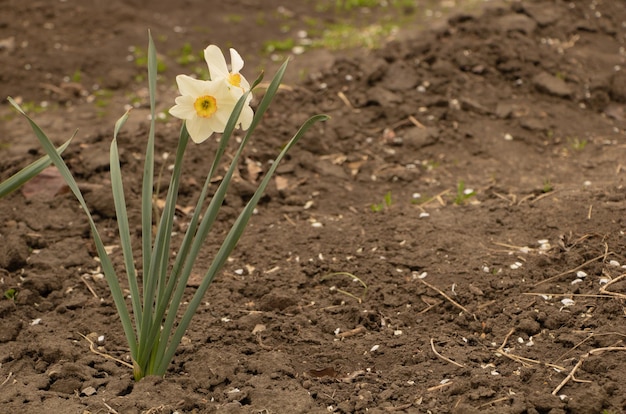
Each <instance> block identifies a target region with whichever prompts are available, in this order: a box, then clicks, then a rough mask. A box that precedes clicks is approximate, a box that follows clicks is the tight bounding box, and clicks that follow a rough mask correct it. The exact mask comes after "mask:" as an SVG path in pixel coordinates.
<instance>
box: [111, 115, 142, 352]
mask: <svg viewBox="0 0 626 414" xmlns="http://www.w3.org/2000/svg"><path fill="white" fill-rule="evenodd" d="M128 114H129V113H128V112H126V113H125V114H124V115H123V116H122V117H121V118H120V119H119V120H118V121H117V122H116V124H115V129H114V131H113V141H112V142H111V154H110V166H111V189H112V191H113V201H114V204H115V214H116V216H117V225H118V229H119V233H120V242H121V245H122V253H123V255H124V265H125V267H126V276H127V278H128V286H129V288H130V297H131V302H132V306H133V315H134V319H135V321H138V320H141V315H142V311H141V296H140V294H139V284H138V283H137V270H136V269H135V261H134V259H133V246H132V243H131V239H130V227H129V225H128V213H127V211H126V199H125V196H124V185H123V183H122V172H121V169H120V157H119V152H118V148H117V135H118V133H119V131H120V129H121V128H122V126H123V125H124V123H125V122H126V120H127V119H128ZM135 325H136V329H137V337H138V338H141V327H140V326H139V324H137V323H135ZM132 357H133V359H136V358H137V355H132Z"/></svg>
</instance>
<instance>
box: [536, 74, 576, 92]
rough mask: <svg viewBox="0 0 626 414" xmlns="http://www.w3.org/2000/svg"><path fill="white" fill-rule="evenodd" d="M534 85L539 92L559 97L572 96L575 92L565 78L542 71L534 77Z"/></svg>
mask: <svg viewBox="0 0 626 414" xmlns="http://www.w3.org/2000/svg"><path fill="white" fill-rule="evenodd" d="M532 82H533V85H535V88H537V90H538V91H539V92H542V93H546V94H548V95H553V96H558V97H559V98H570V97H572V95H573V94H574V92H573V91H572V89H571V88H570V86H569V85H568V84H567V83H565V81H564V80H563V79H559V78H557V77H556V76H552V75H550V74H548V73H546V72H541V73H539V74H538V75H535V77H533V80H532Z"/></svg>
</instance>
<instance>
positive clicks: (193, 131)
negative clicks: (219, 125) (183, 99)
mask: <svg viewBox="0 0 626 414" xmlns="http://www.w3.org/2000/svg"><path fill="white" fill-rule="evenodd" d="M208 121H209V120H208V119H204V118H191V119H188V120H187V121H186V122H185V124H186V126H187V132H189V136H190V137H191V139H192V141H193V142H195V143H196V144H200V143H201V142H204V141H206V140H207V139H208V138H209V137H210V136H211V135H212V134H213V132H214V130H213V129H211V123H210V122H208Z"/></svg>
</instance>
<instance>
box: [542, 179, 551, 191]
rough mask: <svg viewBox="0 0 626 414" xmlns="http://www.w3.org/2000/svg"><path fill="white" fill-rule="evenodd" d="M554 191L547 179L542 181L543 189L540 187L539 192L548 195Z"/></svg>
mask: <svg viewBox="0 0 626 414" xmlns="http://www.w3.org/2000/svg"><path fill="white" fill-rule="evenodd" d="M552 190H554V187H553V186H552V183H551V182H550V179H549V178H546V179H544V180H543V187H541V191H542V192H544V193H549V192H550V191H552Z"/></svg>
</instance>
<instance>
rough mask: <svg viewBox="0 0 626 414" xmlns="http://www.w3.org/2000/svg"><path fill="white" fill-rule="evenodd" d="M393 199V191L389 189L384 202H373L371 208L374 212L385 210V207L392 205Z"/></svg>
mask: <svg viewBox="0 0 626 414" xmlns="http://www.w3.org/2000/svg"><path fill="white" fill-rule="evenodd" d="M391 204H392V201H391V191H387V194H385V196H384V197H383V202H382V203H378V204H372V205H371V206H370V209H371V210H372V211H373V212H374V213H378V212H381V211H383V210H384V209H385V208H389V207H391Z"/></svg>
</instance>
